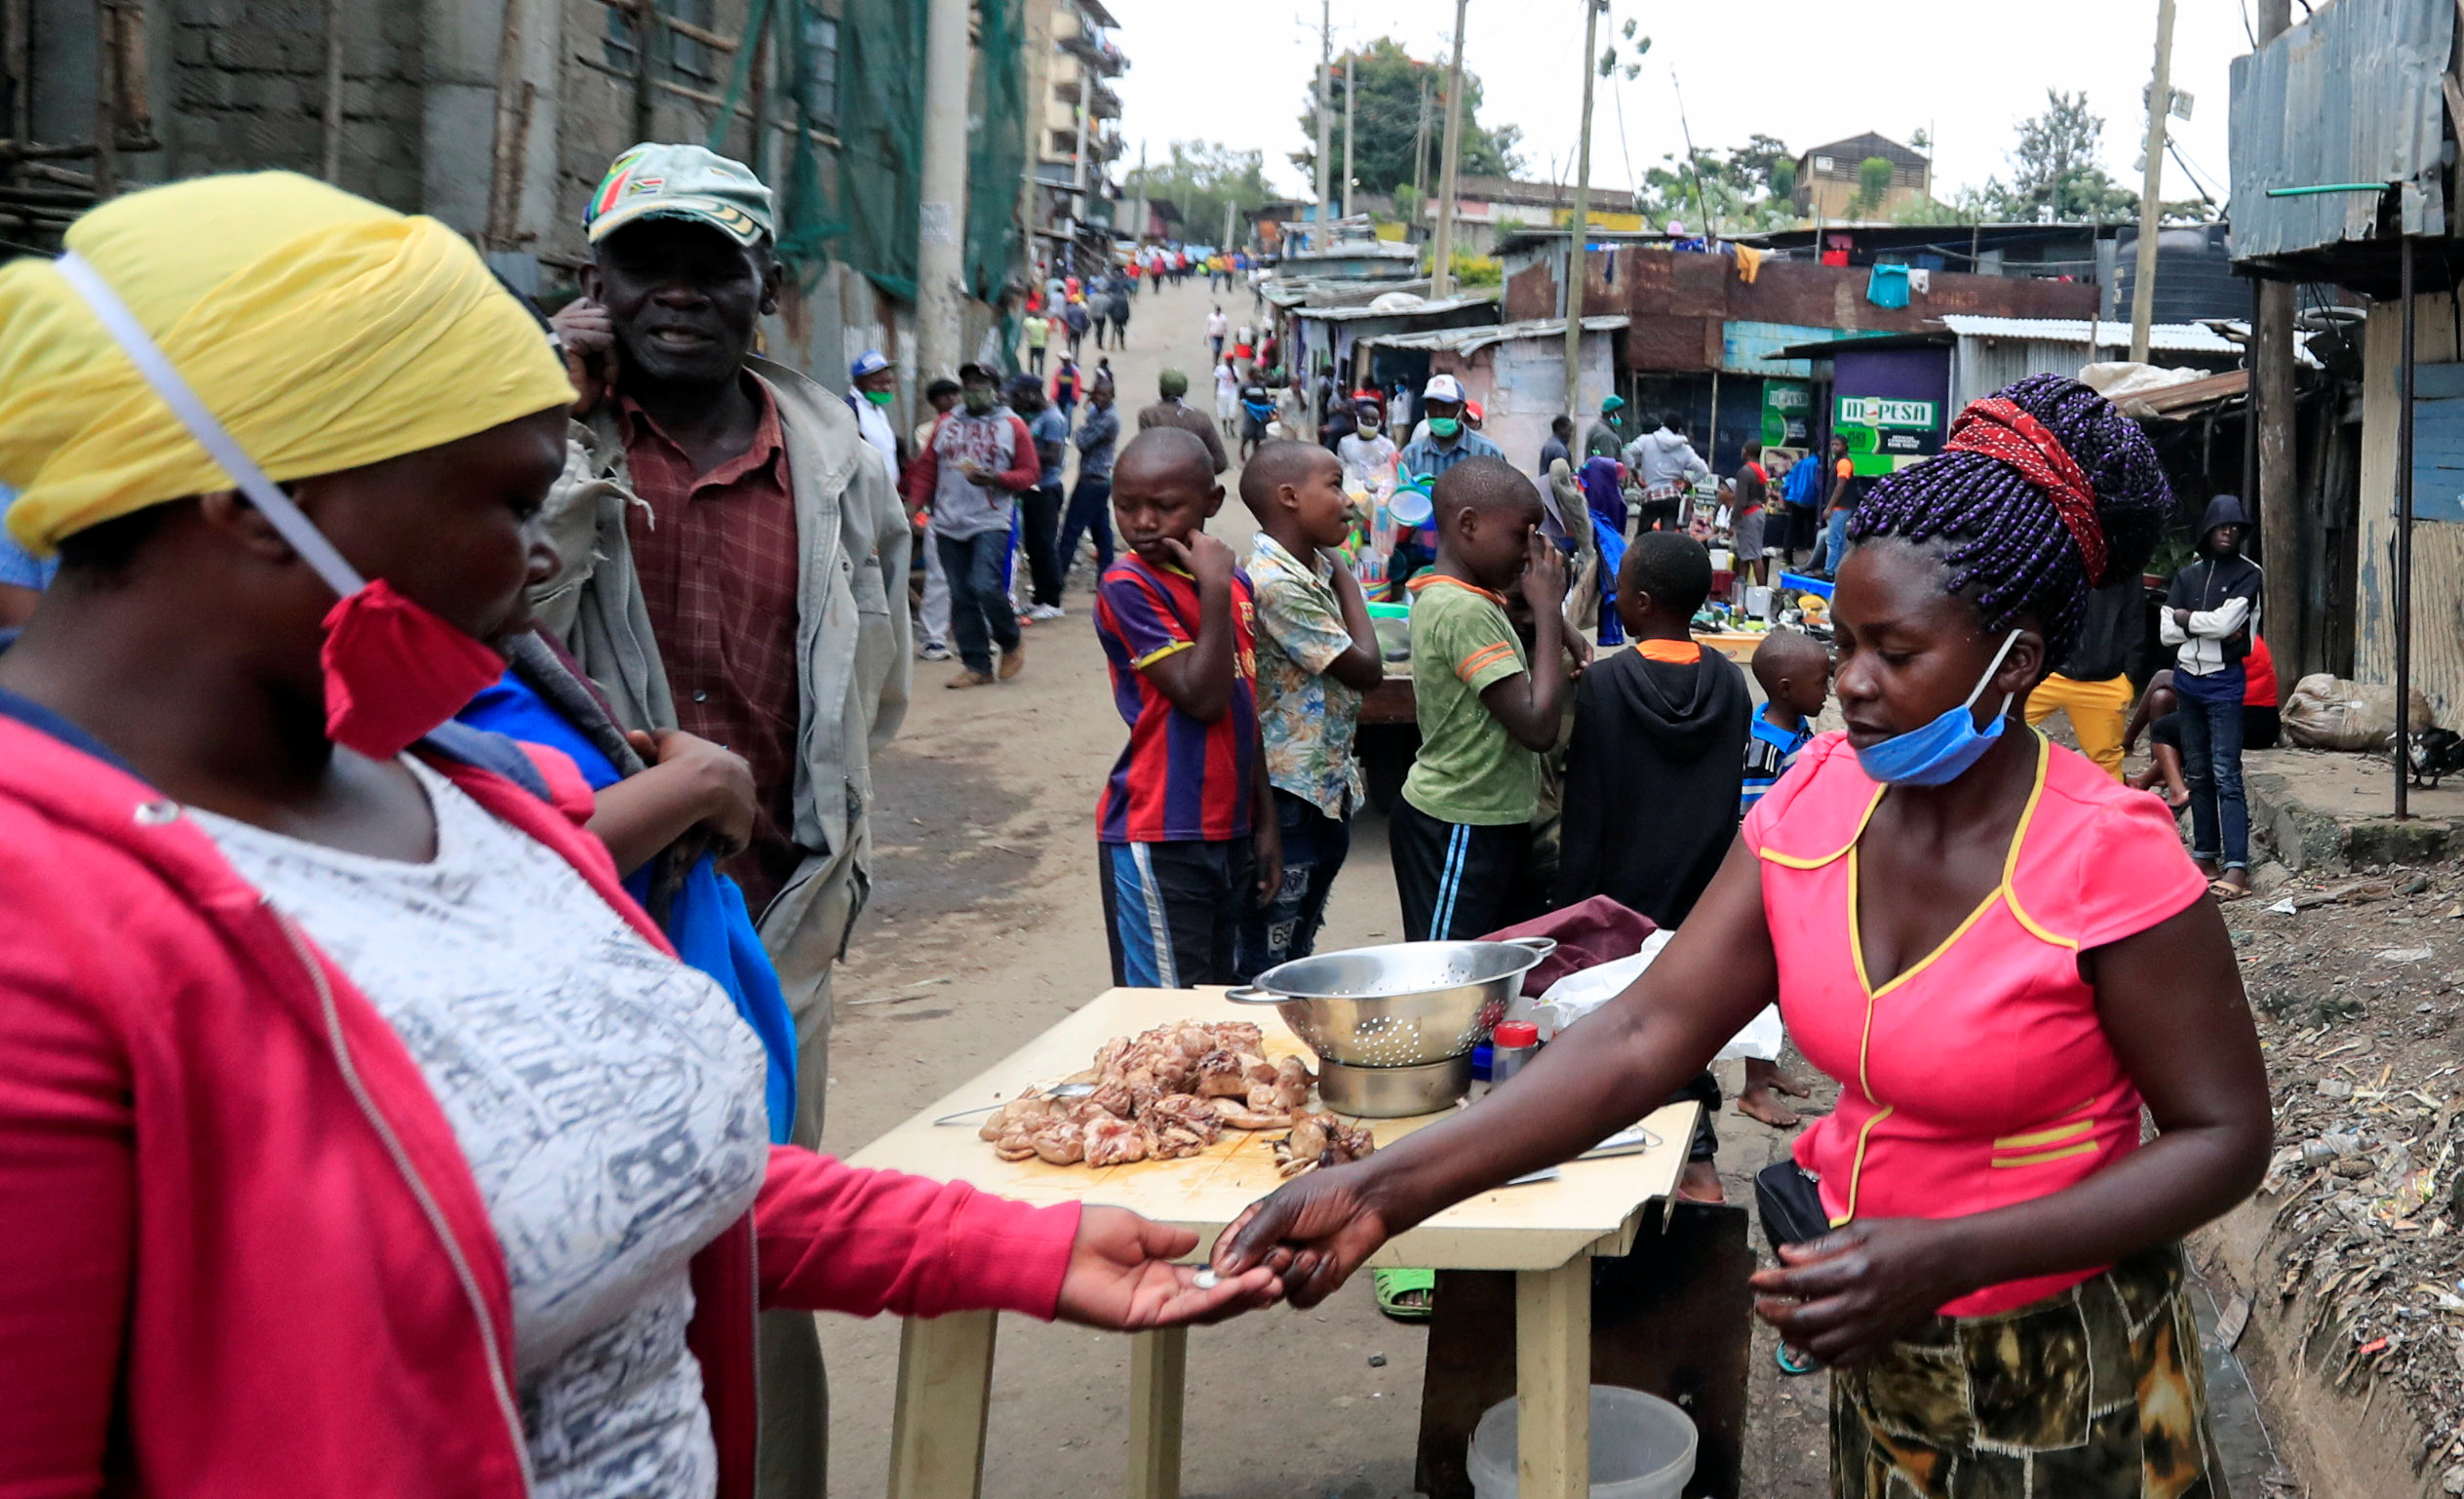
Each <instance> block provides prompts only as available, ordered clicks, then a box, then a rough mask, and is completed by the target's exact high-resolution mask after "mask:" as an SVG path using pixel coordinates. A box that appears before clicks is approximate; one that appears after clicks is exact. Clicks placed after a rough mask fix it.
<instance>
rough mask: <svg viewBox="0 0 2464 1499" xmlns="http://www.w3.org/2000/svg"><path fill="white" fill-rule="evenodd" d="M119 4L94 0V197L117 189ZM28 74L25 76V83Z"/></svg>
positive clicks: (101, 198)
mask: <svg viewBox="0 0 2464 1499" xmlns="http://www.w3.org/2000/svg"><path fill="white" fill-rule="evenodd" d="M120 58H121V52H120V5H119V0H95V201H97V202H100V201H102V200H103V199H105V198H109V197H111V196H113V195H114V194H116V193H118V192H119V190H120V146H119V142H120V79H119V72H120ZM32 81H33V80H32V78H31V77H30V76H29V77H28V79H27V82H28V84H29V85H30V84H31V83H32Z"/></svg>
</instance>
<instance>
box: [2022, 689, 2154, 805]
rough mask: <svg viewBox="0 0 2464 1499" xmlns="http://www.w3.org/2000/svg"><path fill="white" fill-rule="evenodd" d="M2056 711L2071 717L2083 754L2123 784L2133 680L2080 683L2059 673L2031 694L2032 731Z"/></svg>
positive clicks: (2029, 721)
mask: <svg viewBox="0 0 2464 1499" xmlns="http://www.w3.org/2000/svg"><path fill="white" fill-rule="evenodd" d="M2056 709H2058V710H2060V711H2061V712H2064V713H2067V714H2069V715H2070V731H2071V732H2072V733H2074V734H2077V735H2078V736H2079V752H2080V753H2081V754H2083V755H2086V756H2087V757H2088V758H2089V759H2091V760H2092V761H2094V762H2095V763H2096V764H2097V765H2099V766H2102V767H2103V768H2104V771H2105V773H2106V774H2107V775H2110V776H2112V777H2113V778H2114V779H2115V780H2120V779H2121V778H2122V735H2123V731H2124V730H2125V729H2127V728H2128V727H2129V725H2130V721H2131V679H2130V678H2128V677H2108V678H2106V679H2105V680H2104V681H2102V682H2080V681H2076V680H2074V679H2072V678H2069V677H2065V676H2063V675H2062V674H2061V673H2059V672H2055V673H2054V674H2053V676H2050V677H2048V678H2046V679H2045V680H2044V681H2042V682H2040V683H2038V684H2037V685H2036V690H2035V691H2033V692H2030V693H2028V705H2027V720H2028V724H2029V727H2031V728H2033V727H2035V726H2037V725H2040V724H2043V723H2044V722H2045V721H2046V720H2047V719H2049V718H2052V717H2053V714H2054V711H2055V710H2056Z"/></svg>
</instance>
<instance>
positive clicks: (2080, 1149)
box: [1993, 1140, 2102, 1168]
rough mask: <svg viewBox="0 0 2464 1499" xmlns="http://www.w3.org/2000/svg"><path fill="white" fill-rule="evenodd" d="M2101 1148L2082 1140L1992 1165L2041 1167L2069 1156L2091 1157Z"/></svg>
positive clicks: (2094, 1143) (1998, 1166) (2092, 1142)
mask: <svg viewBox="0 0 2464 1499" xmlns="http://www.w3.org/2000/svg"><path fill="white" fill-rule="evenodd" d="M2101 1148H2102V1147H2100V1146H2098V1145H2097V1144H2096V1142H2095V1141H2093V1140H2082V1141H2080V1142H2079V1143H2078V1144H2076V1145H2065V1146H2063V1147H2062V1148H2061V1149H2059V1150H2041V1151H2038V1152H2037V1153H2036V1154H2035V1155H2033V1156H2014V1157H2012V1158H2011V1159H2010V1160H2008V1161H1996V1162H1994V1163H1993V1164H1994V1165H1995V1166H1996V1167H1997V1168H2000V1167H2003V1166H2014V1165H2043V1164H2045V1163H2046V1162H2048V1161H2060V1160H2063V1159H2065V1158H2067V1157H2070V1156H2092V1155H2094V1154H2095V1153H2096V1152H2097V1151H2098V1150H2099V1149H2101Z"/></svg>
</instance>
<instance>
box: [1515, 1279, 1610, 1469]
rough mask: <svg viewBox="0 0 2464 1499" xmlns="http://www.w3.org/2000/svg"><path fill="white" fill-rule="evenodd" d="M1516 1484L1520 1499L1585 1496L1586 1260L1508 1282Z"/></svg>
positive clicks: (1588, 1286) (1588, 1372) (1588, 1397)
mask: <svg viewBox="0 0 2464 1499" xmlns="http://www.w3.org/2000/svg"><path fill="white" fill-rule="evenodd" d="M1514 1349H1515V1365H1516V1367H1515V1384H1516V1389H1515V1400H1516V1401H1517V1405H1516V1413H1517V1417H1518V1425H1517V1429H1516V1433H1515V1463H1514V1468H1515V1479H1516V1482H1517V1485H1518V1489H1519V1492H1520V1493H1521V1495H1522V1499H1586V1496H1587V1495H1588V1494H1589V1493H1590V1491H1591V1261H1590V1259H1589V1258H1588V1257H1587V1256H1584V1255H1580V1254H1579V1255H1576V1256H1575V1257H1574V1258H1573V1259H1571V1260H1568V1261H1567V1262H1566V1263H1565V1264H1563V1265H1560V1266H1558V1267H1557V1268H1556V1269H1554V1270H1526V1271H1522V1272H1520V1273H1518V1274H1517V1275H1516V1276H1515V1277H1514Z"/></svg>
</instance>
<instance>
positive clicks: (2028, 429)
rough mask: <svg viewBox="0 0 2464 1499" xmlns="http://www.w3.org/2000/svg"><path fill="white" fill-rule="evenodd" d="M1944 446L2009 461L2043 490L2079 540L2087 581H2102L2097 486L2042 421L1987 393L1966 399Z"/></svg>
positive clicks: (2091, 583)
mask: <svg viewBox="0 0 2464 1499" xmlns="http://www.w3.org/2000/svg"><path fill="white" fill-rule="evenodd" d="M1942 451H1943V452H1944V453H1981V454H1984V455H1985V456H1986V457H1989V458H1996V459H1999V460H2000V461H2002V462H2005V463H2008V464H2010V465H2011V466H2012V467H2013V468H2015V469H2017V470H2018V471H2019V473H2020V475H2021V476H2022V477H2024V478H2025V479H2026V480H2027V482H2028V483H2030V484H2032V485H2034V486H2036V487H2037V488H2038V489H2040V490H2043V491H2044V492H2045V497H2046V498H2048V499H2051V500H2052V501H2053V513H2054V514H2056V515H2058V516H2060V517H2061V521H2062V526H2063V529H2065V530H2067V531H2068V532H2069V533H2070V538H2071V540H2073V541H2075V542H2077V543H2078V544H2079V561H2080V564H2081V566H2082V567H2084V568H2085V569H2086V570H2087V573H2088V585H2089V586H2090V587H2092V588H2093V587H2100V586H2102V585H2103V584H2104V582H2105V581H2106V579H2105V575H2104V571H2105V561H2106V551H2105V540H2104V525H2103V523H2101V522H2099V521H2098V520H2097V519H2096V492H2095V491H2094V490H2093V489H2091V488H2090V487H2089V484H2088V476H2087V475H2086V474H2084V473H2081V472H2080V471H2079V465H2078V463H2076V462H2074V461H2073V460H2072V458H2071V455H2070V450H2068V449H2066V448H2064V447H2063V446H2062V440H2061V439H2060V438H2058V437H2055V436H2054V435H2053V433H2052V432H2051V431H2049V430H2048V429H2047V428H2046V425H2045V423H2043V422H2041V421H2039V420H2037V419H2036V418H2035V417H2034V416H2031V415H2029V414H2027V413H2026V412H2024V411H2022V410H2020V409H2019V407H2017V406H2016V405H2014V403H2012V402H2009V401H2006V400H2004V399H2002V398H2001V397H2000V396H1988V397H1986V398H1985V399H1984V400H1981V401H1971V402H1969V403H1968V409H1967V410H1966V411H1963V412H1961V413H1960V414H1959V416H1958V419H1956V420H1954V421H1953V422H1952V423H1951V431H1950V436H1949V437H1948V438H1946V439H1944V440H1943V443H1942Z"/></svg>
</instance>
